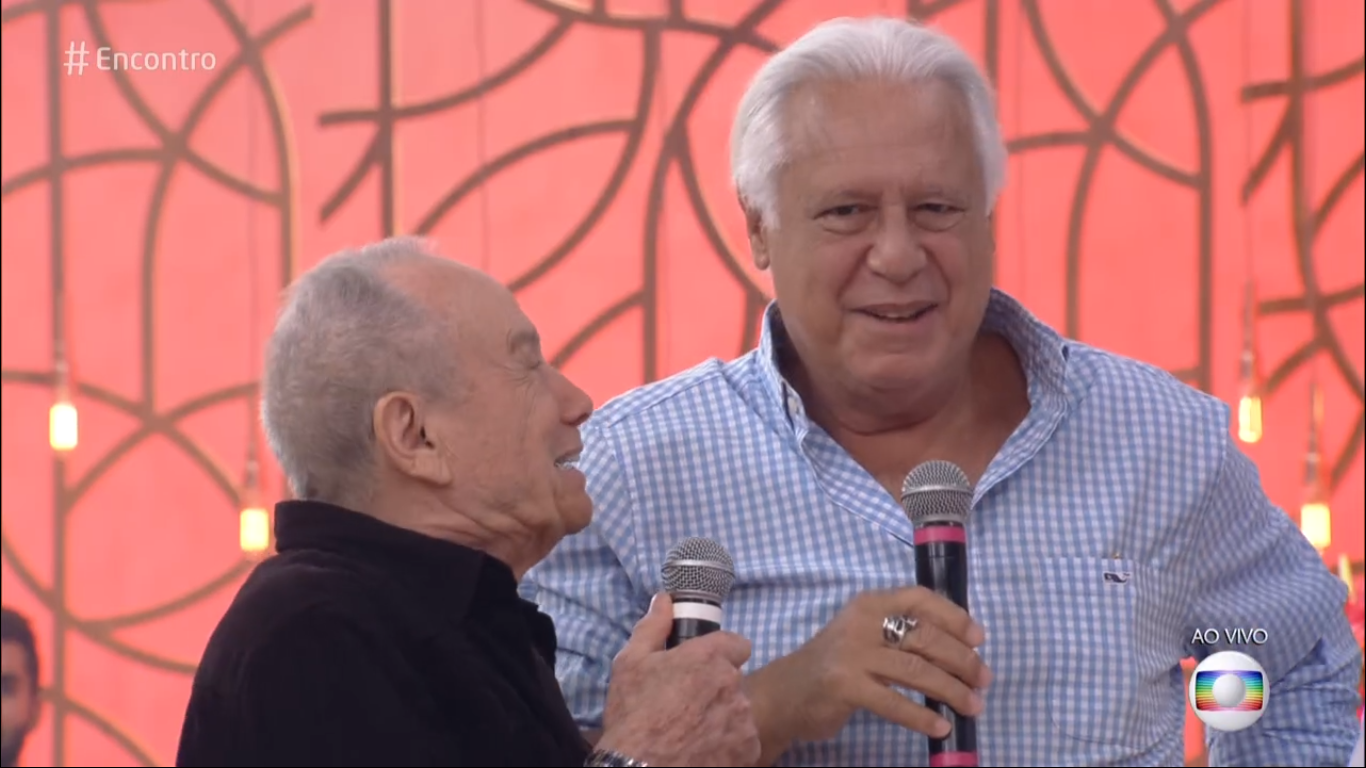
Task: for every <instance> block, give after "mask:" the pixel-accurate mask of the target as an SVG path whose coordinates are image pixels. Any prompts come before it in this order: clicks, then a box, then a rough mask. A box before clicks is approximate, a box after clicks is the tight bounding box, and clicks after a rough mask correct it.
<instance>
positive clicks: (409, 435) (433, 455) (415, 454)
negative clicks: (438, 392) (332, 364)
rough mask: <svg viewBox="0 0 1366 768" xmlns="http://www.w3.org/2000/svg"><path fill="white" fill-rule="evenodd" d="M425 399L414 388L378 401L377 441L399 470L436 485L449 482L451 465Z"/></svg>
mask: <svg viewBox="0 0 1366 768" xmlns="http://www.w3.org/2000/svg"><path fill="white" fill-rule="evenodd" d="M427 415H428V414H427V413H426V412H425V410H424V408H423V404H422V400H421V399H420V398H418V397H417V396H416V395H414V394H412V393H411V392H390V393H389V394H387V395H385V396H384V397H381V398H380V399H379V402H377V403H375V410H374V412H373V415H372V419H373V422H372V423H373V426H374V430H375V443H376V446H377V447H378V448H379V451H380V454H381V456H383V458H384V461H385V462H386V463H388V464H389V465H390V466H392V467H393V468H394V469H395V470H397V471H399V472H402V473H403V474H405V475H408V476H409V477H412V478H414V479H416V480H422V481H424V482H427V483H431V484H432V485H449V484H450V482H451V470H450V466H449V465H448V464H447V463H446V460H445V456H443V455H442V453H441V450H440V448H439V446H438V445H437V441H436V435H435V433H434V431H433V430H432V429H431V428H430V425H428V424H427V423H426V421H425V416H427Z"/></svg>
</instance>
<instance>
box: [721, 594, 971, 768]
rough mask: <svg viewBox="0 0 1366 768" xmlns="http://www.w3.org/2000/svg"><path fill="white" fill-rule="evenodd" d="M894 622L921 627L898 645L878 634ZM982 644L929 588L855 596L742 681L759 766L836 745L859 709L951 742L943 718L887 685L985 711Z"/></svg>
mask: <svg viewBox="0 0 1366 768" xmlns="http://www.w3.org/2000/svg"><path fill="white" fill-rule="evenodd" d="M888 616H905V617H907V618H910V619H914V620H915V622H916V626H915V628H914V629H913V630H911V631H910V632H908V633H907V634H906V637H905V640H904V642H903V643H902V647H901V648H893V647H891V646H889V645H888V644H887V642H886V641H885V640H884V639H883V637H882V622H883V619H885V618H887V617H888ZM984 639H985V635H984V634H983V632H982V629H981V627H978V626H977V625H976V624H975V623H974V622H973V621H972V618H971V617H969V616H968V614H967V612H966V611H964V610H963V609H962V608H959V607H958V606H956V605H954V604H953V603H952V602H950V601H948V600H946V599H944V598H943V597H941V596H939V595H936V594H935V593H934V592H931V591H930V590H927V589H925V588H923V587H912V588H908V589H901V590H895V591H891V592H868V593H864V594H862V595H859V596H858V597H856V598H854V599H853V600H852V601H851V602H850V603H849V604H848V605H847V606H845V608H844V610H842V611H840V613H839V614H838V615H837V616H836V617H835V619H834V620H833V621H831V622H830V624H829V625H827V626H826V627H825V628H824V629H822V630H821V631H820V632H819V633H818V634H817V635H816V636H815V637H813V638H812V639H811V640H810V641H809V642H807V643H806V645H804V646H802V647H801V648H800V649H799V650H797V651H796V652H795V653H793V654H792V655H790V656H786V657H784V658H781V659H779V660H777V661H775V662H773V663H772V664H769V665H768V666H766V667H764V668H763V669H761V670H759V671H758V672H755V673H754V674H752V675H750V678H749V680H747V681H746V688H747V690H748V691H749V693H750V695H751V697H752V698H753V700H754V706H755V711H756V715H757V717H758V720H759V724H760V728H761V730H762V732H763V737H764V754H763V760H762V762H761V763H760V764H763V765H768V764H771V763H772V762H773V761H775V760H777V758H778V757H779V756H781V755H782V753H783V752H784V751H786V750H787V748H788V747H789V746H790V745H791V744H792V742H794V741H821V740H825V739H830V738H834V736H835V735H836V734H838V733H839V732H840V730H841V729H842V728H844V726H845V724H846V723H848V722H849V718H850V717H851V716H852V715H853V714H854V712H855V711H857V710H860V709H865V710H868V711H869V712H872V713H873V714H875V715H877V716H879V717H881V718H883V719H885V720H888V721H890V722H893V723H896V724H897V725H900V726H902V727H904V728H908V729H910V730H913V731H918V732H920V733H924V734H927V735H929V736H933V737H943V736H946V735H948V732H949V724H948V722H947V721H945V720H944V719H943V718H941V717H939V716H938V715H936V714H935V713H934V712H933V711H931V710H930V709H927V708H926V707H923V706H921V705H920V704H917V703H915V702H914V701H912V700H911V699H909V698H907V697H906V696H904V695H902V694H901V693H898V692H897V691H895V690H893V689H892V688H891V686H893V685H897V686H902V687H904V688H909V689H912V690H916V691H919V692H921V693H923V694H924V695H925V696H927V697H929V698H932V699H936V700H938V701H942V702H944V703H945V704H948V705H949V706H951V707H953V709H954V710H956V711H958V712H959V713H960V714H963V715H967V716H973V715H977V714H980V713H981V711H982V700H981V698H980V697H979V696H978V695H977V694H976V693H975V690H981V689H983V688H985V687H986V686H987V685H988V684H989V683H990V681H991V673H990V672H989V671H988V670H987V668H986V665H985V664H983V663H982V659H981V657H979V656H978V655H977V652H976V651H975V650H974V649H975V648H976V647H977V646H979V645H981V644H982V642H983V640H984Z"/></svg>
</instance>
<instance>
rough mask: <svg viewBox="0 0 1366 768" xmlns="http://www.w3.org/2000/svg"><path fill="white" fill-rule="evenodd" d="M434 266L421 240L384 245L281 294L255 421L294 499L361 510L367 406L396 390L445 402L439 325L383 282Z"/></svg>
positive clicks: (368, 469)
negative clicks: (408, 269)
mask: <svg viewBox="0 0 1366 768" xmlns="http://www.w3.org/2000/svg"><path fill="white" fill-rule="evenodd" d="M435 261H444V259H441V257H439V256H435V255H432V248H431V247H430V244H429V243H428V242H427V241H425V240H422V239H419V238H393V239H389V240H384V241H382V242H379V243H375V244H372V245H367V246H365V247H363V248H359V249H356V250H348V251H342V252H340V253H337V254H335V255H333V256H330V257H328V258H327V259H324V260H323V261H322V262H321V263H319V264H318V266H316V267H314V268H313V269H312V270H310V271H309V272H307V273H305V274H304V275H303V276H302V277H300V278H299V279H298V280H297V281H296V282H295V283H294V284H293V285H292V286H291V287H290V289H289V291H288V294H287V297H286V300H285V305H284V307H283V308H282V309H281V311H280V316H279V319H278V320H277V322H276V325H275V331H274V333H272V334H271V337H270V343H269V346H268V349H267V353H266V366H265V374H264V376H263V377H262V378H263V381H262V387H263V389H264V392H263V394H262V398H261V420H262V422H263V423H264V424H265V430H266V437H267V439H268V440H269V441H270V447H271V450H272V451H273V452H274V453H275V457H276V459H277V460H279V462H280V467H281V468H282V469H283V470H284V474H285V477H286V478H287V479H288V480H289V485H290V488H291V489H292V490H293V492H294V495H295V497H297V498H301V499H313V500H317V501H326V502H331V503H334V504H339V505H342V506H351V507H353V508H354V507H356V506H359V505H362V504H364V503H365V502H366V501H367V500H368V494H369V492H370V490H371V488H370V483H371V478H372V477H373V467H374V424H373V411H374V407H375V404H376V403H377V402H379V399H380V398H381V397H383V396H384V395H386V394H388V393H389V392H393V391H395V390H399V389H405V390H409V391H417V392H418V393H419V394H423V395H424V396H430V397H434V398H439V397H441V396H444V395H446V394H449V390H450V386H451V382H452V378H453V374H454V373H455V371H454V363H453V362H452V361H451V355H450V352H449V347H445V348H443V345H442V341H443V340H445V339H447V338H449V336H448V334H449V333H450V330H451V329H450V327H449V325H448V324H447V323H446V322H445V321H444V320H443V319H442V318H440V317H438V316H437V315H436V313H434V312H432V311H431V310H429V309H428V308H427V307H425V306H424V305H423V304H422V303H421V302H420V301H418V300H417V299H415V298H414V297H412V296H410V295H408V294H407V293H405V292H404V291H402V290H401V289H400V288H398V287H397V286H395V284H394V283H393V282H392V279H391V270H392V269H393V268H394V267H397V266H402V265H405V264H420V263H431V262H435Z"/></svg>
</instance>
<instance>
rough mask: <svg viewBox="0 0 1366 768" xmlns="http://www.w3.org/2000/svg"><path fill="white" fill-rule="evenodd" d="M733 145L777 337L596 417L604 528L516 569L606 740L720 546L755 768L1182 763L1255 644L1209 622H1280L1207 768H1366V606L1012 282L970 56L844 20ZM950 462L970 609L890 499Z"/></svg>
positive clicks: (1170, 397)
mask: <svg viewBox="0 0 1366 768" xmlns="http://www.w3.org/2000/svg"><path fill="white" fill-rule="evenodd" d="M731 152H732V156H731V164H732V172H733V176H734V181H735V185H736V187H737V190H738V193H739V202H740V205H741V206H742V207H743V209H744V213H745V216H746V217H747V220H748V223H749V240H750V243H749V244H750V250H751V252H752V254H753V260H754V264H755V266H756V267H758V268H759V269H767V270H770V271H771V274H772V277H773V286H774V290H775V294H776V296H775V302H774V304H773V305H772V306H771V307H769V310H768V312H767V314H766V315H765V318H764V324H763V333H762V338H761V341H760V343H759V345H758V348H757V349H755V350H754V351H752V352H750V353H749V354H746V355H744V356H743V357H741V358H739V359H737V360H734V361H732V362H724V363H723V362H720V361H716V360H712V361H708V362H705V363H702V364H701V365H699V366H697V367H695V368H693V369H691V370H688V371H685V372H683V373H680V374H678V375H676V376H673V377H671V378H669V379H666V380H664V381H661V382H656V383H653V384H650V385H647V386H645V387H643V388H641V389H638V390H636V391H633V392H630V393H628V394H626V395H624V396H622V397H620V398H617V399H616V400H614V401H612V402H610V403H608V404H607V405H605V406H604V407H603V408H601V409H600V410H599V411H598V412H597V413H596V414H595V415H594V416H593V418H592V419H591V420H590V421H589V422H588V423H587V424H586V425H585V427H584V429H583V434H584V441H585V443H584V452H583V456H582V462H581V464H580V466H581V468H582V469H583V470H584V471H585V472H586V473H587V475H588V488H589V493H590V495H591V496H592V497H593V500H594V503H595V513H594V520H593V523H592V524H591V525H590V526H589V527H588V528H587V529H586V530H585V531H583V532H582V533H579V534H576V535H574V536H571V537H568V538H567V539H565V541H564V542H563V543H561V544H560V546H559V547H558V548H557V549H556V550H555V551H554V552H553V553H552V554H551V555H550V557H548V558H547V559H546V560H545V561H544V562H543V563H542V564H541V565H539V566H538V567H536V568H535V569H533V570H532V571H531V573H530V574H528V578H527V580H526V581H525V582H524V587H525V591H524V594H527V595H534V596H535V598H536V599H537V600H538V601H539V603H540V605H541V607H542V609H543V610H546V611H547V612H548V613H549V614H550V615H551V616H553V617H554V619H555V621H556V624H557V626H558V627H559V629H560V648H559V655H558V659H559V663H558V674H559V678H560V683H561V686H562V688H563V689H564V691H565V694H566V696H567V697H568V699H569V701H570V703H571V706H572V709H573V710H574V713H575V716H576V718H577V720H578V722H579V725H580V726H581V727H583V728H584V729H585V730H586V731H589V732H592V731H596V730H597V729H599V728H602V727H603V725H604V720H603V716H604V702H607V701H609V697H608V691H609V687H608V686H609V680H610V677H611V675H610V667H611V660H612V658H613V656H614V655H615V654H616V653H617V651H618V650H619V649H620V648H622V647H623V646H624V644H625V643H626V642H627V638H628V636H629V633H630V629H631V626H632V624H633V623H634V622H635V621H636V620H637V619H638V618H639V617H640V616H641V614H642V613H643V612H644V611H645V608H646V605H647V603H648V601H649V598H650V595H652V594H653V593H654V592H656V591H657V590H658V589H659V586H660V581H659V575H658V574H659V566H660V563H661V560H662V559H663V558H664V557H665V556H666V553H667V551H668V549H669V547H670V546H671V545H672V544H673V543H674V542H675V541H677V540H678V539H679V538H680V537H682V536H686V535H695V536H706V537H710V538H713V539H715V540H716V541H718V542H719V543H721V544H722V545H723V546H725V547H726V548H727V549H728V550H729V551H730V552H731V554H732V555H733V557H734V560H735V563H736V568H737V580H736V583H735V587H734V590H733V592H732V593H731V596H730V599H729V601H728V603H727V605H726V617H727V619H728V621H729V626H730V628H731V629H734V630H735V631H738V632H740V633H742V634H744V635H745V636H747V637H749V638H750V639H751V640H752V641H753V643H754V656H753V658H752V659H751V661H750V663H749V665H748V666H747V668H746V670H747V673H748V677H747V687H748V690H749V693H750V697H751V701H752V704H753V707H754V711H755V713H756V717H757V718H758V720H759V727H760V731H761V734H762V736H763V741H764V753H763V756H762V758H761V760H760V763H761V764H765V765H767V764H773V763H777V764H780V765H810V766H869V765H873V766H905V765H977V764H978V761H980V764H981V765H995V766H1011V765H1018V766H1028V765H1126V766H1132V765H1152V766H1156V765H1182V764H1183V743H1182V742H1183V723H1184V719H1185V714H1186V692H1185V688H1184V686H1183V683H1182V679H1183V678H1182V672H1181V666H1180V665H1181V662H1182V660H1183V659H1185V658H1187V657H1191V656H1196V657H1201V658H1203V657H1205V656H1208V655H1209V654H1211V653H1212V652H1215V651H1220V650H1233V649H1234V648H1232V647H1231V646H1228V645H1226V644H1221V643H1216V644H1213V645H1205V644H1201V643H1197V642H1195V640H1194V638H1196V637H1197V635H1196V631H1197V630H1203V629H1205V628H1208V627H1218V628H1231V627H1244V628H1251V627H1256V628H1262V629H1265V630H1266V633H1267V642H1266V643H1265V645H1262V646H1260V647H1237V648H1236V650H1240V651H1244V652H1246V653H1248V654H1249V655H1251V656H1253V657H1254V658H1255V659H1256V660H1257V661H1258V662H1260V664H1261V665H1262V666H1263V667H1264V668H1265V672H1266V676H1267V678H1268V680H1269V686H1270V689H1269V692H1268V694H1267V699H1266V701H1267V704H1268V705H1267V708H1266V710H1265V712H1264V715H1263V716H1262V717H1261V719H1260V720H1259V721H1258V722H1257V723H1256V724H1255V725H1253V726H1252V727H1250V728H1247V729H1246V730H1242V731H1239V732H1211V735H1210V764H1211V765H1342V764H1344V763H1345V762H1346V761H1347V759H1348V756H1349V755H1350V753H1351V750H1352V744H1353V741H1354V740H1355V738H1356V731H1357V727H1356V721H1355V720H1356V718H1355V714H1354V704H1355V701H1356V693H1355V690H1354V688H1355V682H1356V677H1357V674H1358V671H1359V669H1360V654H1359V653H1358V650H1357V648H1356V644H1355V642H1354V641H1353V639H1352V635H1351V632H1350V630H1349V628H1348V625H1347V621H1346V618H1345V616H1344V613H1343V604H1344V603H1343V601H1344V596H1345V592H1344V588H1343V585H1342V584H1341V583H1340V582H1338V581H1337V580H1336V579H1335V578H1334V577H1333V576H1332V575H1331V574H1330V573H1329V572H1328V570H1327V569H1326V568H1325V567H1324V566H1323V563H1322V562H1321V561H1320V559H1319V557H1318V555H1317V554H1316V553H1315V551H1314V549H1313V548H1312V547H1311V546H1310V545H1309V544H1308V543H1307V542H1306V541H1305V540H1304V538H1303V537H1302V536H1301V535H1300V534H1299V532H1298V531H1297V530H1296V528H1295V526H1294V525H1293V524H1291V522H1290V520H1289V519H1288V518H1287V516H1286V515H1285V514H1283V513H1282V512H1280V511H1279V510H1277V509H1276V508H1275V507H1273V506H1272V504H1271V503H1270V502H1269V501H1268V500H1267V498H1266V496H1265V495H1264V493H1263V491H1262V489H1261V487H1260V484H1259V480H1258V476H1257V471H1256V468H1255V467H1254V465H1253V464H1252V462H1250V461H1249V460H1248V458H1247V457H1246V456H1244V455H1243V454H1242V453H1240V452H1239V450H1238V448H1237V447H1236V445H1235V444H1233V443H1232V442H1231V440H1230V437H1229V430H1228V411H1227V408H1226V407H1225V406H1224V405H1223V404H1222V403H1220V402H1219V401H1217V400H1215V399H1214V398H1212V397H1210V396H1208V395H1206V394H1204V393H1201V392H1198V391H1196V390H1194V389H1191V388H1189V387H1187V386H1185V385H1183V384H1181V383H1180V382H1178V381H1177V380H1175V379H1174V378H1172V377H1171V376H1169V375H1168V374H1166V373H1165V372H1163V371H1161V370H1158V369H1156V368H1153V367H1151V366H1148V365H1144V364H1141V363H1138V362H1135V361H1133V360H1128V359H1125V358H1122V357H1120V356H1118V355H1114V354H1111V353H1107V352H1105V351H1102V350H1099V349H1096V348H1093V347H1090V346H1087V345H1085V344H1082V343H1079V342H1076V341H1073V340H1069V339H1066V338H1063V337H1062V336H1061V335H1059V334H1058V333H1057V332H1056V331H1054V330H1053V329H1051V328H1049V327H1047V326H1046V325H1044V324H1043V323H1042V322H1040V321H1039V320H1038V319H1036V318H1035V317H1033V316H1032V315H1031V314H1030V313H1029V312H1028V311H1027V310H1026V309H1025V308H1024V307H1023V306H1021V305H1020V304H1019V303H1018V302H1016V301H1015V300H1014V299H1012V298H1011V297H1009V296H1007V295H1006V294H1004V293H1002V292H1000V291H998V290H994V289H993V287H992V285H991V279H992V272H991V266H990V264H991V261H992V256H993V250H994V248H995V244H994V242H993V236H992V227H991V220H990V216H991V213H992V208H993V205H994V204H995V202H996V200H997V195H998V193H999V192H1000V191H1001V188H1002V185H1003V183H1004V177H1005V163H1006V150H1005V146H1004V144H1003V141H1002V138H1001V129H1000V127H999V125H998V124H997V122H996V118H995V113H994V104H993V95H992V92H991V89H990V87H989V85H988V83H987V82H986V81H985V79H984V78H983V77H982V75H981V73H980V71H979V70H978V68H977V67H976V66H975V64H974V63H973V61H972V60H971V59H970V57H969V56H968V55H967V54H966V53H965V52H964V51H963V50H962V49H961V48H960V47H959V46H958V45H957V44H955V43H954V42H953V40H951V39H950V38H948V37H946V36H944V35H942V34H940V33H938V32H935V31H932V30H930V29H927V28H924V27H921V26H918V25H915V24H911V23H907V22H905V21H902V20H894V19H881V18H870V19H861V20H851V19H840V20H834V21H830V22H827V23H825V24H822V25H820V26H818V27H817V28H815V29H814V30H812V31H811V32H809V33H808V34H806V35H805V36H803V37H802V38H801V39H799V40H797V41H796V42H795V43H793V44H792V45H791V46H790V47H789V48H787V49H786V50H784V51H782V52H781V53H779V54H777V55H775V56H774V57H773V58H772V59H770V60H769V61H768V62H767V63H766V64H765V65H764V66H763V67H762V69H761V70H760V71H759V73H758V74H757V76H756V77H755V78H754V81H753V82H752V84H751V85H750V87H749V90H748V92H747V93H746V94H745V95H744V98H743V99H742V101H741V103H740V107H739V113H738V115H737V117H736V121H735V128H734V132H733V134H732V149H731ZM927 460H943V461H949V462H952V463H954V464H956V465H957V466H958V467H960V468H962V469H963V470H964V472H965V474H966V475H968V478H969V480H970V481H971V483H972V484H973V486H974V492H973V501H972V509H971V516H970V518H969V520H968V523H967V539H968V542H969V551H970V554H971V564H970V592H969V594H970V600H969V605H970V609H971V617H969V615H968V614H967V613H965V612H964V611H963V610H962V609H961V608H959V607H957V606H955V605H953V604H952V603H950V602H948V601H947V600H946V599H944V598H942V597H939V596H938V595H936V594H935V593H934V592H933V591H931V590H929V589H926V588H923V587H918V586H916V585H915V573H916V567H915V557H914V548H913V546H912V542H913V541H914V538H915V535H914V531H913V529H912V525H911V523H910V521H908V519H907V517H906V515H905V513H904V512H903V511H902V509H901V507H900V506H899V505H898V503H897V498H898V494H899V492H900V490H901V486H902V482H903V478H905V477H906V476H907V474H908V472H909V471H910V470H911V469H912V468H915V467H917V466H918V465H920V464H921V463H923V462H925V461H927ZM1199 637H1201V638H1205V637H1208V633H1205V634H1202V635H1200V636H1199ZM922 696H923V697H927V698H931V699H934V700H936V701H939V702H943V703H945V704H947V705H949V706H950V707H952V709H953V710H956V712H957V713H960V714H961V715H964V716H970V717H975V718H976V725H977V748H978V749H977V754H975V755H974V754H965V752H966V750H963V751H960V752H959V753H957V754H950V753H947V752H945V753H932V752H931V750H930V747H929V746H928V741H929V739H928V738H927V736H933V737H942V736H944V735H945V734H946V733H947V732H948V729H949V728H950V725H949V723H948V722H947V721H946V720H945V719H944V718H943V717H941V716H940V714H939V713H936V712H935V711H933V710H932V709H930V708H927V707H926V706H924V705H923V704H922V701H923V699H922V698H921V697H922ZM608 712H609V713H610V710H608ZM936 752H938V751H937V750H936Z"/></svg>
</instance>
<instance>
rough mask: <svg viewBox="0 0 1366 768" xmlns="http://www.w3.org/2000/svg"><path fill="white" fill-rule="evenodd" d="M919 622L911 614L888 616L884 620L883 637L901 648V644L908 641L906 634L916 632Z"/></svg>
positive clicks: (892, 644)
mask: <svg viewBox="0 0 1366 768" xmlns="http://www.w3.org/2000/svg"><path fill="white" fill-rule="evenodd" d="M919 624H920V622H918V621H916V620H915V619H914V618H912V617H910V616H888V617H887V618H885V619H883V620H882V639H883V640H886V641H887V645H890V646H892V647H893V648H896V649H898V650H899V649H900V648H901V644H902V643H904V642H906V635H909V634H911V633H912V632H914V631H915V628H916V626H918V625H919Z"/></svg>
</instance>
